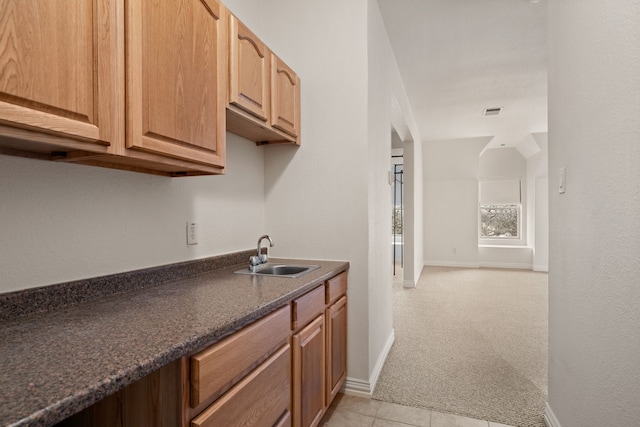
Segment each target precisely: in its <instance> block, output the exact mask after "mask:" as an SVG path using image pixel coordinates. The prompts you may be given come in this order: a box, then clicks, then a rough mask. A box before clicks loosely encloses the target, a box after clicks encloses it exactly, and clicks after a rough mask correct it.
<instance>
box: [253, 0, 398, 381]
mask: <svg viewBox="0 0 640 427" xmlns="http://www.w3.org/2000/svg"><path fill="white" fill-rule="evenodd" d="M336 11H340V13H336ZM264 19H265V21H266V22H270V23H271V25H269V26H266V27H265V31H264V33H263V34H258V36H260V37H261V38H263V40H265V42H266V43H267V44H268V45H269V46H270V47H272V49H273V50H274V51H276V52H278V55H279V56H281V57H282V58H283V59H284V61H285V62H287V63H288V64H289V65H290V66H291V67H292V68H293V69H294V70H296V72H297V73H298V75H299V76H300V79H301V90H302V96H301V122H302V138H301V141H302V142H301V146H300V148H298V149H296V148H294V147H289V146H273V147H266V151H265V153H266V162H265V168H266V169H265V197H266V211H265V213H266V221H267V224H268V231H269V233H271V235H272V236H273V238H274V239H275V242H276V246H275V247H274V248H273V250H272V253H273V254H274V255H278V256H284V257H302V258H311V259H314V258H317V259H344V260H349V261H350V262H351V269H350V272H349V331H348V333H349V343H348V353H349V362H348V369H349V376H350V377H355V378H360V379H362V380H363V381H365V382H366V381H367V380H368V379H369V264H368V257H369V235H368V233H369V216H368V178H369V174H368V169H369V164H368V160H367V159H368V141H367V135H368V128H367V126H368V124H367V120H368V116H367V111H368V103H367V102H368V101H367V99H368V96H367V92H368V86H367V72H368V71H367V68H368V63H367V3H366V0H359V1H354V2H348V3H343V2H340V1H338V0H333V1H330V2H321V3H320V2H299V1H297V0H272V1H270V2H269V7H268V8H266V9H265V18H264ZM329 24H330V25H329ZM329 28H331V30H329ZM283 29H286V31H284V30H283ZM385 133H386V134H387V137H390V135H389V126H387V127H386V129H385ZM386 164H387V168H388V161H387V163H386ZM386 247H387V249H389V245H388V242H387V245H386ZM389 265H390V262H389Z"/></svg>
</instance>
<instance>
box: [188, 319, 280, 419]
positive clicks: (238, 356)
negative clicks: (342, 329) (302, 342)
mask: <svg viewBox="0 0 640 427" xmlns="http://www.w3.org/2000/svg"><path fill="white" fill-rule="evenodd" d="M290 319H291V309H290V307H289V306H286V307H282V308H281V309H279V310H277V311H276V312H274V313H272V314H270V315H268V316H266V317H265V318H264V319H262V320H260V321H258V322H256V323H254V324H252V325H249V326H247V327H245V328H244V329H241V330H240V331H238V332H236V333H235V334H233V335H231V336H230V337H228V338H226V339H224V340H223V341H221V342H219V343H217V344H214V345H213V346H211V347H209V348H208V349H206V350H203V351H201V352H200V353H198V354H196V355H195V356H193V357H191V399H190V400H191V407H193V408H195V407H197V406H198V405H200V404H201V403H202V402H204V401H205V400H212V399H215V398H216V397H218V396H220V395H221V394H222V393H224V392H225V391H226V390H228V389H229V388H230V387H231V386H232V385H233V384H234V383H235V382H237V381H238V380H239V379H240V378H242V376H244V375H246V374H247V373H248V372H249V371H250V370H251V369H253V368H254V367H255V366H257V365H258V364H259V363H260V362H261V361H263V360H264V359H265V357H266V356H267V355H268V354H270V353H271V352H272V351H273V350H275V349H276V348H278V347H279V346H280V345H281V344H282V343H283V342H284V341H286V340H287V338H288V337H289V334H290V325H289V322H290Z"/></svg>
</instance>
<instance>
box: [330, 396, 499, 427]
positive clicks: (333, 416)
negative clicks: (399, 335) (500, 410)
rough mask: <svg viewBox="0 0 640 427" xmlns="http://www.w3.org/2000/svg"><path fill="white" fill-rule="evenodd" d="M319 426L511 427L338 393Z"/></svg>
mask: <svg viewBox="0 0 640 427" xmlns="http://www.w3.org/2000/svg"><path fill="white" fill-rule="evenodd" d="M320 427H512V426H507V425H505V424H499V423H493V422H489V421H482V420H476V419H473V418H467V417H461V416H458V415H451V414H443V413H440V412H436V411H429V410H427V409H421V408H411V407H408V406H402V405H396V404H393V403H387V402H380V401H378V400H373V399H368V398H366V397H356V396H350V395H346V394H342V393H340V394H338V395H337V396H336V398H335V399H334V401H333V403H331V406H330V407H329V409H328V410H327V413H326V414H325V415H324V418H323V419H322V421H321V422H320Z"/></svg>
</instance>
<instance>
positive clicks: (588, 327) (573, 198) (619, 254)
mask: <svg viewBox="0 0 640 427" xmlns="http://www.w3.org/2000/svg"><path fill="white" fill-rule="evenodd" d="M548 7H549V50H550V57H549V171H550V174H549V204H550V233H549V236H550V263H549V407H550V411H549V413H550V414H551V413H552V414H555V417H556V418H557V421H558V422H559V425H561V426H562V427H585V426H597V427H609V426H610V427H618V426H635V425H638V420H640V405H639V404H638V396H640V357H639V356H638V355H639V354H640V335H639V330H640V329H639V325H640V261H639V260H640V167H639V165H640V144H639V141H640V120H639V118H640V25H639V23H640V2H637V1H627V0H611V1H607V2H602V1H593V0H589V1H577V0H573V1H568V0H567V1H565V0H563V1H552V2H550V3H549V6H548ZM562 166H565V167H566V168H567V186H566V193H565V194H559V193H558V171H559V169H560V167H562Z"/></svg>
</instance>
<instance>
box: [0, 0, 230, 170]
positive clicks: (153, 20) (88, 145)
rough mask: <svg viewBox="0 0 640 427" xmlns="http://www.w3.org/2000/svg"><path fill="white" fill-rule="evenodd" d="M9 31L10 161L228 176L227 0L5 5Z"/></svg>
mask: <svg viewBox="0 0 640 427" xmlns="http://www.w3.org/2000/svg"><path fill="white" fill-rule="evenodd" d="M0 25H1V26H2V37H0V153H4V154H17V155H27V156H29V157H39V158H43V159H50V160H58V161H65V162H76V163H82V164H90V165H97V166H107V167H114V168H121V169H128V170H135V171H140V172H148V173H158V174H163V175H169V176H182V175H200V174H216V173H223V172H224V166H225V106H226V91H225V88H226V80H227V66H226V64H227V59H226V37H227V12H226V9H225V8H224V6H222V4H221V3H219V2H218V0H185V1H180V2H174V1H171V2H161V1H153V0H140V1H127V2H125V1H124V0H82V1H75V0H74V1H72V0H60V1H58V0H56V1H49V0H30V1H22V0H4V1H2V2H0ZM125 112H126V117H125Z"/></svg>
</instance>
